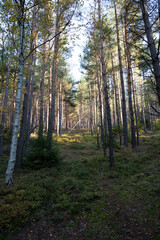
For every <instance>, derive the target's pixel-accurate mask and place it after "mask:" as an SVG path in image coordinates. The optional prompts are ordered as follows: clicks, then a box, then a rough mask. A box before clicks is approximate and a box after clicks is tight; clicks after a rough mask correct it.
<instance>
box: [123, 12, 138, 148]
mask: <svg viewBox="0 0 160 240" xmlns="http://www.w3.org/2000/svg"><path fill="white" fill-rule="evenodd" d="M124 40H125V41H124V44H125V46H124V47H125V54H126V65H127V80H128V98H129V111H130V118H131V136H132V140H131V143H132V148H135V147H136V135H135V124H134V113H133V105H132V83H131V77H132V76H131V74H132V69H131V55H130V48H129V43H128V42H129V39H128V33H127V13H126V15H125V26H124Z"/></svg>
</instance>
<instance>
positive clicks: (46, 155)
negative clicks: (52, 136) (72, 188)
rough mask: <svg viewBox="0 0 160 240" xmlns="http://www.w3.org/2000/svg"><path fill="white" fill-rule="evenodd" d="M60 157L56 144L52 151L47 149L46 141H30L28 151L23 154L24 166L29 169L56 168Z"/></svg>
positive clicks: (42, 139) (38, 139)
mask: <svg viewBox="0 0 160 240" xmlns="http://www.w3.org/2000/svg"><path fill="white" fill-rule="evenodd" d="M60 160H61V157H60V152H59V148H58V145H57V143H54V146H53V147H52V149H48V144H47V139H46V138H44V137H42V138H37V139H31V142H30V151H29V153H27V154H25V159H24V166H25V167H27V168H31V169H41V168H45V167H54V166H58V165H59V163H60Z"/></svg>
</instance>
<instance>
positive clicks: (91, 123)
mask: <svg viewBox="0 0 160 240" xmlns="http://www.w3.org/2000/svg"><path fill="white" fill-rule="evenodd" d="M91 94H92V91H91V83H90V81H89V102H90V104H89V105H90V121H89V122H90V128H91V135H92V136H93V106H92V96H91Z"/></svg>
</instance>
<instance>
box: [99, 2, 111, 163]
mask: <svg viewBox="0 0 160 240" xmlns="http://www.w3.org/2000/svg"><path fill="white" fill-rule="evenodd" d="M98 16H99V30H100V46H101V63H102V78H103V82H104V94H105V105H106V113H107V122H108V131H109V163H110V166H112V165H113V164H114V155H113V133H112V121H111V111H110V105H109V96H108V85H107V78H106V66H105V60H104V47H103V34H102V18H101V2H100V0H98Z"/></svg>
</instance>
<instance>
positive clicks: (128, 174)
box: [0, 133, 160, 240]
mask: <svg viewBox="0 0 160 240" xmlns="http://www.w3.org/2000/svg"><path fill="white" fill-rule="evenodd" d="M73 137H75V136H74V135H73ZM71 138H72V136H69V142H68V141H66V142H65V141H63V139H61V138H60V140H59V142H60V143H62V145H60V146H61V147H64V149H65V148H66V147H68V146H69V147H70V149H71V151H72V150H74V151H76V150H77V151H81V150H83V152H84V151H85V150H86V156H87V152H88V149H89V148H91V149H92V151H94V154H93V156H91V157H88V156H87V157H85V156H83V157H81V158H77V155H76V154H75V155H74V156H75V158H73V159H74V160H72V161H66V160H65V159H64V160H63V161H62V163H61V167H60V168H55V167H52V166H51V165H50V167H45V168H41V169H37V168H36V169H35V168H34V169H32V170H31V169H29V168H28V167H27V168H23V169H20V170H16V171H15V174H14V184H15V188H14V189H11V188H8V187H6V186H4V185H3V184H1V185H0V233H1V234H0V237H1V239H5V236H6V238H7V233H10V235H11V234H12V233H13V232H15V231H19V230H20V229H21V228H22V227H23V226H24V225H25V224H26V223H28V222H30V221H38V219H41V218H43V217H44V216H45V215H50V221H51V222H52V223H56V222H58V223H59V222H66V223H65V224H68V221H66V219H68V220H70V219H74V218H77V217H78V218H81V217H82V215H85V221H87V224H88V227H87V229H88V230H87V233H86V234H87V235H86V238H85V239H108V238H110V239H112V240H114V239H119V240H122V239H124V237H123V232H124V231H125V227H124V223H123V221H125V218H124V219H123V216H125V215H124V212H127V211H128V213H129V214H131V219H132V222H133V224H135V228H136V226H137V225H136V224H137V222H138V223H141V228H142V229H143V228H144V229H147V228H148V230H147V231H148V232H149V231H150V232H151V233H152V235H146V236H147V237H148V239H154V240H156V239H157V238H156V237H157V236H158V230H157V232H156V231H155V234H153V232H154V230H155V229H156V228H157V226H158V225H159V224H160V222H159V218H158V212H159V208H160V202H159V197H160V187H159V181H160V178H159V168H160V162H159V153H160V148H159V146H160V144H159V143H160V137H159V136H158V135H157V136H154V137H152V139H150V137H149V136H144V137H143V138H142V140H143V141H141V146H140V147H137V148H136V149H135V150H134V151H133V150H131V149H130V148H128V149H125V148H124V147H118V149H116V152H115V166H114V167H113V168H110V167H109V164H108V158H104V157H103V156H101V150H100V151H99V152H98V154H97V149H96V147H95V148H94V149H93V144H95V146H96V137H94V138H92V137H91V136H90V135H89V133H83V134H78V133H77V136H76V139H77V141H76V143H75V145H74V143H73V142H72V141H71ZM65 139H66V136H65ZM145 139H147V140H145ZM90 140H91V141H90ZM33 143H34V140H33ZM68 144H69V145H68ZM78 144H79V145H78ZM33 145H34V144H33ZM75 146H76V148H75ZM81 146H83V148H82V147H81ZM44 149H45V147H44ZM153 156H154V157H153ZM7 160H8V159H7V157H6V158H5V157H4V158H3V159H1V160H0V161H1V164H2V165H3V166H4V167H3V170H1V171H0V173H2V172H3V171H4V169H5V167H6V162H7ZM41 161H43V160H41ZM43 166H45V164H44V165H43ZM2 177H3V175H1V178H0V181H1V183H2V181H3V178H2ZM117 214H120V215H119V216H120V217H117V216H118V215H117ZM146 219H147V220H146ZM127 221H130V220H127ZM137 231H138V230H137ZM144 231H146V230H144ZM146 234H149V233H146ZM2 237H3V238H2ZM147 237H146V239H147Z"/></svg>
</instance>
